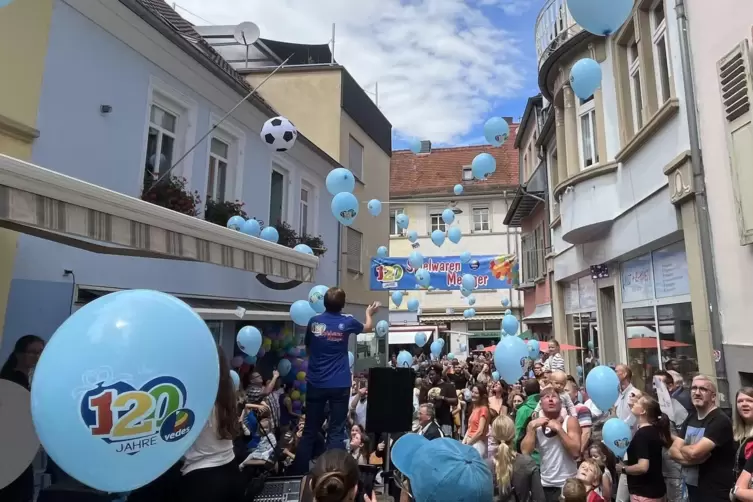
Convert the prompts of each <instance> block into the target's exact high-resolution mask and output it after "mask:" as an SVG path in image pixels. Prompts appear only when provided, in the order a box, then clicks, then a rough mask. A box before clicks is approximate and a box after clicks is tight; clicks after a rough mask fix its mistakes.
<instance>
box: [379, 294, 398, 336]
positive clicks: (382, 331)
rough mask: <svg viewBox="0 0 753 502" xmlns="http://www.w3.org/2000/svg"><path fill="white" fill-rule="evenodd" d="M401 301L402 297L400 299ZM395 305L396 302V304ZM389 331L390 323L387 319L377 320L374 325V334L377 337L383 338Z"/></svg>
mask: <svg viewBox="0 0 753 502" xmlns="http://www.w3.org/2000/svg"><path fill="white" fill-rule="evenodd" d="M401 301H402V299H401ZM396 305H397V304H396ZM389 331H390V325H389V323H388V322H387V321H379V322H378V323H377V325H376V334H377V336H378V337H379V338H384V337H385V336H386V335H387V333H388V332H389Z"/></svg>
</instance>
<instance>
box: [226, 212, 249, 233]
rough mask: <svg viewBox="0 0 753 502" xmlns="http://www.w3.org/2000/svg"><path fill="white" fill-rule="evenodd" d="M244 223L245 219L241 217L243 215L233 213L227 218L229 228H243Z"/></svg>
mask: <svg viewBox="0 0 753 502" xmlns="http://www.w3.org/2000/svg"><path fill="white" fill-rule="evenodd" d="M244 223H246V220H244V219H243V216H238V215H235V216H233V217H231V218H230V219H229V220H227V228H229V229H230V230H240V229H241V228H243V224H244Z"/></svg>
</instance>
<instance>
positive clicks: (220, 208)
mask: <svg viewBox="0 0 753 502" xmlns="http://www.w3.org/2000/svg"><path fill="white" fill-rule="evenodd" d="M245 205H246V203H245V202H241V201H239V200H236V201H229V200H225V201H222V202H217V201H215V200H214V199H212V198H211V197H207V204H206V206H205V207H204V219H205V220H207V221H210V222H212V223H215V224H217V225H221V226H223V227H224V226H225V225H227V220H229V219H230V218H232V217H233V216H241V217H243V218H244V219H248V215H247V214H246V211H244V210H243V206H245Z"/></svg>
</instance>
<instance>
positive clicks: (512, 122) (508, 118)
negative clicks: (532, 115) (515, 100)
mask: <svg viewBox="0 0 753 502" xmlns="http://www.w3.org/2000/svg"><path fill="white" fill-rule="evenodd" d="M502 118H503V119H505V120H506V121H507V123H508V124H514V123H515V122H514V121H513V118H512V117H502Z"/></svg>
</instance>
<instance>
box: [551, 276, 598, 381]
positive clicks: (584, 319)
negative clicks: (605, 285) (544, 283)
mask: <svg viewBox="0 0 753 502" xmlns="http://www.w3.org/2000/svg"><path fill="white" fill-rule="evenodd" d="M565 313H566V314H567V327H568V336H567V339H560V340H558V341H559V342H560V345H570V346H575V347H576V348H569V349H568V348H565V351H567V350H574V351H575V360H576V364H577V365H578V366H580V367H581V368H583V373H582V378H583V381H585V377H586V375H588V372H589V371H591V369H593V368H594V367H595V366H596V365H597V364H598V361H599V358H600V353H599V328H598V325H597V323H596V284H595V283H594V282H593V279H591V277H581V278H580V279H578V280H577V281H573V282H571V283H570V284H567V285H566V286H565Z"/></svg>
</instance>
